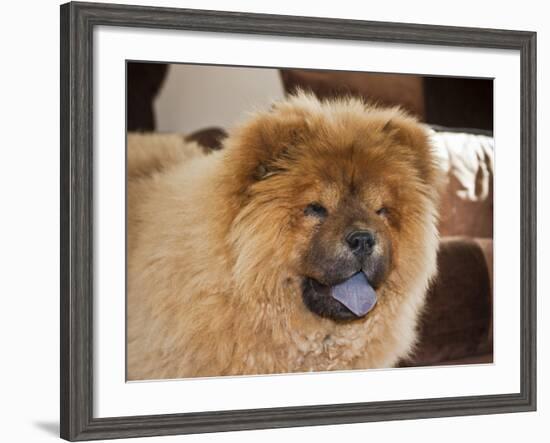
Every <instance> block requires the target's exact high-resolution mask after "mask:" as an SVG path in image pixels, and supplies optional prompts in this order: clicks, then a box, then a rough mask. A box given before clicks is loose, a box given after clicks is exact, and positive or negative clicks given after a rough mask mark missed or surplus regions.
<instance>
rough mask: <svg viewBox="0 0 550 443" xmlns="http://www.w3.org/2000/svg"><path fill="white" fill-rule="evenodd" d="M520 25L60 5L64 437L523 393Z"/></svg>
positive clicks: (241, 426)
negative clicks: (436, 23)
mask: <svg viewBox="0 0 550 443" xmlns="http://www.w3.org/2000/svg"><path fill="white" fill-rule="evenodd" d="M535 45H536V34H535V33H534V32H524V31H510V30H495V29H475V28H456V27H445V26H427V25H420V24H403V23H379V22H367V21H356V20H340V19H328V18H313V17H295V16H277V15H262V14H245V13H235V12H219V11H201V10H189V9H169V8H155V7H141V6H139V7H138V6H121V5H112V4H97V3H94V4H89V3H68V4H65V5H62V6H61V437H62V438H64V439H67V440H70V441H76V440H92V439H107V438H123V437H144V436H154V435H170V434H187V433H202V432H219V431H229V430H246V429H262V428H279V427H291V426H311V425H326V424H344V423H357V422H369V421H380V420H398V419H399V420H400V419H417V418H429V417H443V416H457V415H473V414H493V413H509V412H518V411H533V410H535V408H536V353H535V350H536V306H535V302H536V289H535V280H536V238H535V236H536V188H535V186H536V177H535V171H536V149H535V148H536V140H535V134H536V103H535V97H536V93H535V92H536V85H535V79H536V57H535V54H536V47H535Z"/></svg>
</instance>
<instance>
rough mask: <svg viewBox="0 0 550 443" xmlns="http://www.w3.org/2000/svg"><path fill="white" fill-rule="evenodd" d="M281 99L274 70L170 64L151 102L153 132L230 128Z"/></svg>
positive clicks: (280, 90)
mask: <svg viewBox="0 0 550 443" xmlns="http://www.w3.org/2000/svg"><path fill="white" fill-rule="evenodd" d="M282 96H283V86H282V83H281V79H280V77H279V74H278V71H277V70H276V69H261V68H256V69H254V68H237V67H227V66H200V65H171V66H170V67H169V69H168V75H167V77H166V80H165V82H164V83H163V85H162V89H161V90H160V93H159V95H158V97H157V99H156V100H155V112H156V119H157V123H158V126H157V129H158V130H159V131H161V132H182V133H189V132H193V131H196V130H199V129H204V128H205V127H208V126H219V127H222V128H226V129H228V128H230V127H232V126H233V125H235V124H237V123H239V121H240V120H241V119H242V118H243V117H244V116H245V115H246V113H247V112H249V111H253V110H254V109H264V108H267V107H268V106H269V104H270V103H271V102H272V101H273V100H276V99H279V98H281V97H282Z"/></svg>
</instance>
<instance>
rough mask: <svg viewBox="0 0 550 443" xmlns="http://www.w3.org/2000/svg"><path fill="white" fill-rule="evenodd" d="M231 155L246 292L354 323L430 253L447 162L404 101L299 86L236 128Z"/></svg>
mask: <svg viewBox="0 0 550 443" xmlns="http://www.w3.org/2000/svg"><path fill="white" fill-rule="evenodd" d="M225 155H226V157H225V161H226V164H227V169H226V174H227V181H226V183H232V185H231V186H232V187H233V189H232V191H231V192H232V193H233V195H234V196H235V198H234V202H235V203H234V204H233V210H234V214H235V215H234V217H233V219H232V222H231V234H230V238H231V247H232V250H233V251H234V255H235V269H234V275H235V276H236V277H235V278H236V279H237V281H238V282H247V283H246V284H248V285H249V287H248V290H247V291H243V292H245V293H247V294H249V293H254V294H255V296H257V297H267V301H268V302H271V303H274V304H276V305H277V307H278V308H280V309H284V306H285V305H286V304H287V303H289V302H290V303H296V302H297V300H296V298H298V297H299V299H300V300H299V302H300V303H302V306H305V307H307V308H308V309H309V311H311V312H313V313H315V314H317V315H319V316H321V317H325V318H330V319H332V320H335V321H345V320H354V319H357V318H361V317H363V316H365V315H366V314H367V312H368V311H370V310H371V309H373V307H374V306H375V303H376V300H377V299H378V298H379V297H381V296H383V294H384V289H385V288H386V287H390V286H392V285H393V286H395V285H399V284H401V283H399V282H402V281H406V279H407V278H414V273H415V272H421V271H422V267H423V266H425V260H426V258H425V256H426V254H427V252H430V254H431V255H433V253H432V252H433V251H430V250H431V249H435V248H436V239H437V234H436V228H435V225H436V218H437V213H436V203H437V197H436V196H437V185H438V179H439V174H438V169H437V167H436V163H435V160H434V156H433V153H432V150H431V148H430V145H429V142H428V139H427V136H426V133H425V130H424V128H423V127H422V126H421V125H420V124H418V123H417V122H416V120H415V119H413V118H411V117H408V116H406V115H405V114H404V113H402V112H401V111H399V110H398V109H379V108H376V107H369V106H367V105H365V104H364V103H362V102H361V101H359V100H356V99H342V100H338V101H329V102H319V101H318V100H317V99H315V98H314V97H312V96H309V95H305V94H299V95H298V96H295V97H291V98H290V99H288V100H286V101H283V102H281V103H279V104H277V105H275V106H274V107H273V108H272V109H271V110H270V112H266V113H262V114H258V115H256V116H255V117H254V118H253V119H252V120H251V121H250V122H249V123H247V124H246V125H244V126H243V127H241V128H240V129H239V130H238V131H236V132H235V133H234V134H233V135H232V136H231V137H230V139H229V141H228V148H227V151H226V153H225ZM289 298H291V299H292V300H289ZM263 301H265V299H262V302H263Z"/></svg>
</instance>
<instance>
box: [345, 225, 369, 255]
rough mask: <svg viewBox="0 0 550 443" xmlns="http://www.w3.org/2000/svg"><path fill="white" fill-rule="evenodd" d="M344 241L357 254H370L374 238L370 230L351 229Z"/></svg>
mask: <svg viewBox="0 0 550 443" xmlns="http://www.w3.org/2000/svg"><path fill="white" fill-rule="evenodd" d="M346 243H347V244H348V245H349V247H350V249H351V250H352V252H353V253H354V254H355V255H357V256H360V257H361V256H365V255H371V254H372V250H373V249H374V246H375V245H376V238H375V236H374V234H373V233H372V232H371V231H352V232H350V233H349V234H348V235H347V236H346Z"/></svg>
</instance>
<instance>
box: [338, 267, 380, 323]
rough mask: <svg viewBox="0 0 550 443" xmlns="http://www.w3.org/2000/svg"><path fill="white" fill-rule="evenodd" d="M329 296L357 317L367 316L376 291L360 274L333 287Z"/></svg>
mask: <svg viewBox="0 0 550 443" xmlns="http://www.w3.org/2000/svg"><path fill="white" fill-rule="evenodd" d="M330 295H331V296H332V298H335V299H336V300H338V301H339V302H340V303H342V304H343V305H344V306H345V307H346V308H348V309H349V310H350V311H351V312H353V313H354V314H355V315H356V316H357V317H362V316H364V315H365V314H367V312H369V311H370V310H371V309H372V308H373V307H374V305H375V304H376V291H375V290H374V289H373V287H372V286H371V285H370V284H369V282H368V280H367V277H365V274H363V273H362V272H358V273H357V274H355V275H353V276H352V277H350V278H348V279H347V280H346V281H343V282H342V283H340V284H337V285H336V286H333V287H332V289H331V293H330Z"/></svg>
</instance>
